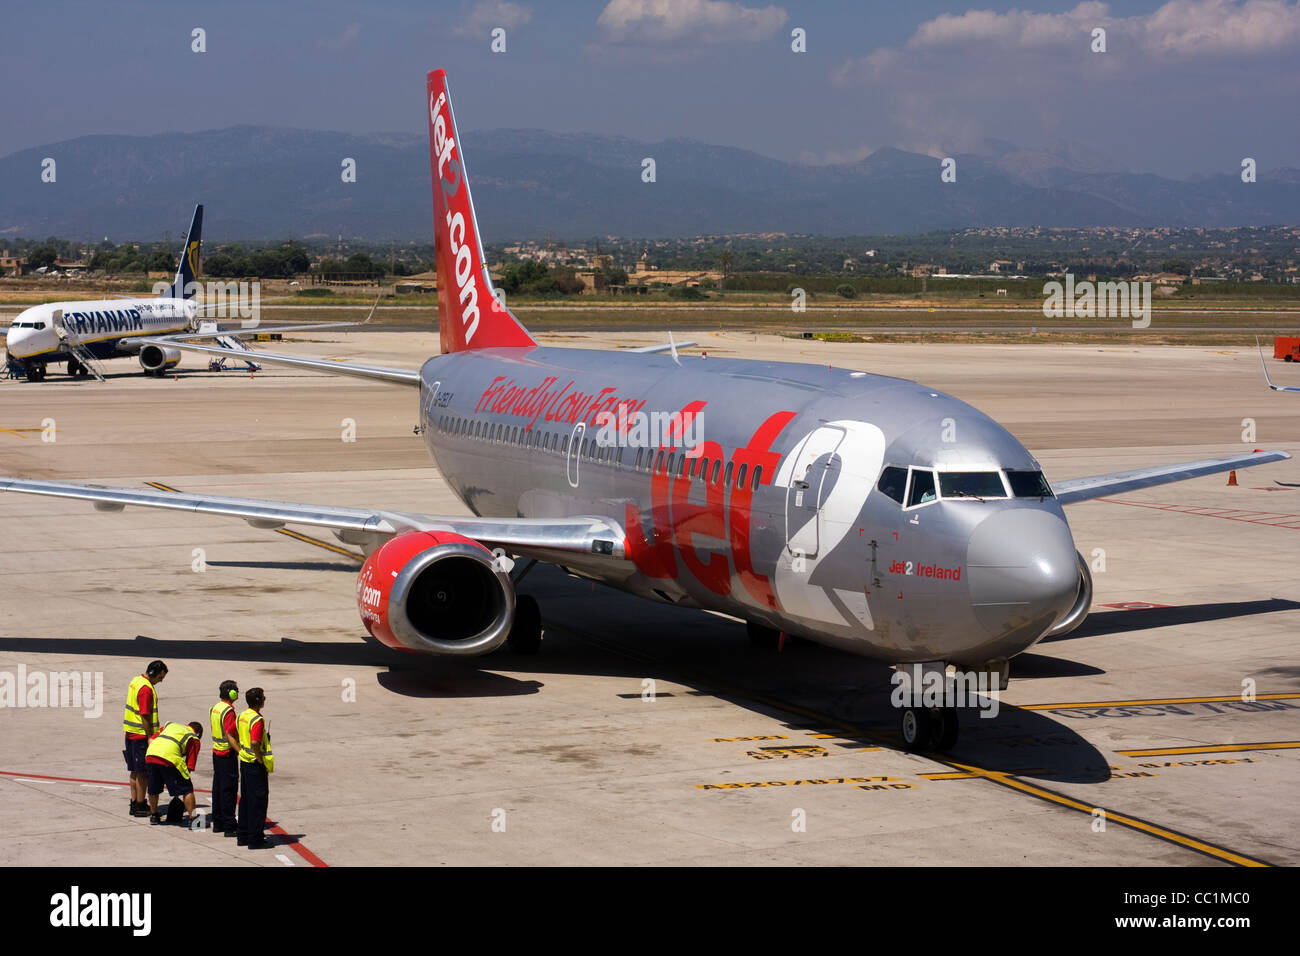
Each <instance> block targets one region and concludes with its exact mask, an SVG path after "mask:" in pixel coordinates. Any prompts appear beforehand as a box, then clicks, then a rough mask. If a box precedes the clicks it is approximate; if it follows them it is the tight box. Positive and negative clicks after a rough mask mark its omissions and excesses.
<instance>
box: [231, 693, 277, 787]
mask: <svg viewBox="0 0 1300 956" xmlns="http://www.w3.org/2000/svg"><path fill="white" fill-rule="evenodd" d="M259 720H260V721H261V722H262V761H261V762H262V766H264V767H266V772H267V773H274V772H275V754H273V753H271V725H270V724H268V723H267V722H266V718H265V717H263V716H262V715H261V714H259V713H258V712H257V711H255V710H253V708H251V707H250V708H248V709H247V710H246V711H244V712H243V713H242V714H240V715H239V721H238V724H237V729H238V730H239V759H240V760H242V761H243V762H244V763H257V762H258V761H257V758H256V757H255V756H254V755H253V724H255V723H257V722H258V721H259Z"/></svg>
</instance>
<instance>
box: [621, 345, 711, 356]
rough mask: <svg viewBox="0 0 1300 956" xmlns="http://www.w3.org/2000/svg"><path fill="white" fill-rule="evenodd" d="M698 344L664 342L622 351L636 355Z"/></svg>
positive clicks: (668, 350)
mask: <svg viewBox="0 0 1300 956" xmlns="http://www.w3.org/2000/svg"><path fill="white" fill-rule="evenodd" d="M698 344H699V343H698V342H677V343H673V342H665V343H664V344H663V345H643V346H641V347H640V348H635V349H623V351H624V352H631V353H634V354H637V355H658V354H659V353H660V352H671V351H672V350H673V349H674V348H679V349H686V348H690V347H692V346H694V345H698Z"/></svg>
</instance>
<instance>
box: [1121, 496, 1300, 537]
mask: <svg viewBox="0 0 1300 956" xmlns="http://www.w3.org/2000/svg"><path fill="white" fill-rule="evenodd" d="M1097 500H1098V501H1105V502H1107V503H1108V504H1112V505H1128V506H1129V507H1130V508H1151V509H1154V510H1156V511H1176V512H1178V513H1180V514H1188V515H1200V516H1201V517H1203V518H1223V519H1224V520H1226V521H1244V522H1246V523H1247V524H1263V525H1268V526H1269V527H1271V528H1287V529H1288V530H1291V531H1300V515H1296V514H1284V513H1282V512H1279V511H1258V512H1255V514H1259V515H1263V517H1259V518H1242V517H1236V516H1235V515H1234V514H1233V512H1236V511H1239V510H1240V509H1236V508H1207V507H1203V506H1200V505H1160V504H1154V503H1148V502H1145V501H1120V500H1119V499H1118V498H1098V499H1097Z"/></svg>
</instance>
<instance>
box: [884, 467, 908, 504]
mask: <svg viewBox="0 0 1300 956" xmlns="http://www.w3.org/2000/svg"><path fill="white" fill-rule="evenodd" d="M876 487H877V488H879V489H880V490H881V491H882V492H883V493H884V494H886V495H888V496H889V497H891V498H893V499H894V500H895V501H897V502H898V503H899V504H900V505H901V504H902V503H903V497H904V495H906V494H907V469H906V468H898V467H896V466H895V465H888V466H886V467H885V470H884V471H882V472H881V473H880V481H879V482H877V483H876Z"/></svg>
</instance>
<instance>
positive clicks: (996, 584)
mask: <svg viewBox="0 0 1300 956" xmlns="http://www.w3.org/2000/svg"><path fill="white" fill-rule="evenodd" d="M966 567H967V569H968V573H969V574H970V595H971V603H972V605H973V607H974V610H975V616H976V618H978V620H979V622H980V624H981V625H983V627H984V629H985V630H986V631H988V632H989V634H990V635H991V636H993V637H995V638H1001V639H1004V640H1007V641H1011V642H1021V641H1023V642H1024V646H1025V647H1027V646H1028V645H1029V644H1031V643H1033V641H1035V640H1037V639H1038V638H1039V637H1040V636H1042V635H1043V634H1044V633H1045V632H1046V631H1047V630H1048V628H1050V627H1052V626H1053V625H1054V624H1055V623H1056V622H1057V621H1059V620H1060V619H1061V618H1062V617H1064V616H1065V614H1066V612H1068V611H1069V610H1070V608H1071V607H1072V606H1073V604H1074V599H1075V597H1076V596H1077V595H1078V593H1079V568H1078V564H1077V559H1076V556H1075V548H1074V538H1073V537H1072V536H1071V535H1070V528H1069V526H1068V525H1066V523H1065V522H1064V521H1063V520H1061V518H1059V517H1058V516H1057V515H1055V514H1052V513H1051V512H1050V511H1040V510H1037V509H1034V508H1015V509H1011V510H1008V511H998V512H995V513H994V514H991V515H989V516H988V517H987V518H985V519H984V520H983V521H982V522H980V523H979V524H978V525H976V527H975V531H974V533H973V534H972V535H971V537H970V542H969V544H968V545H967V547H966ZM1022 649H1023V648H1022Z"/></svg>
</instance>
